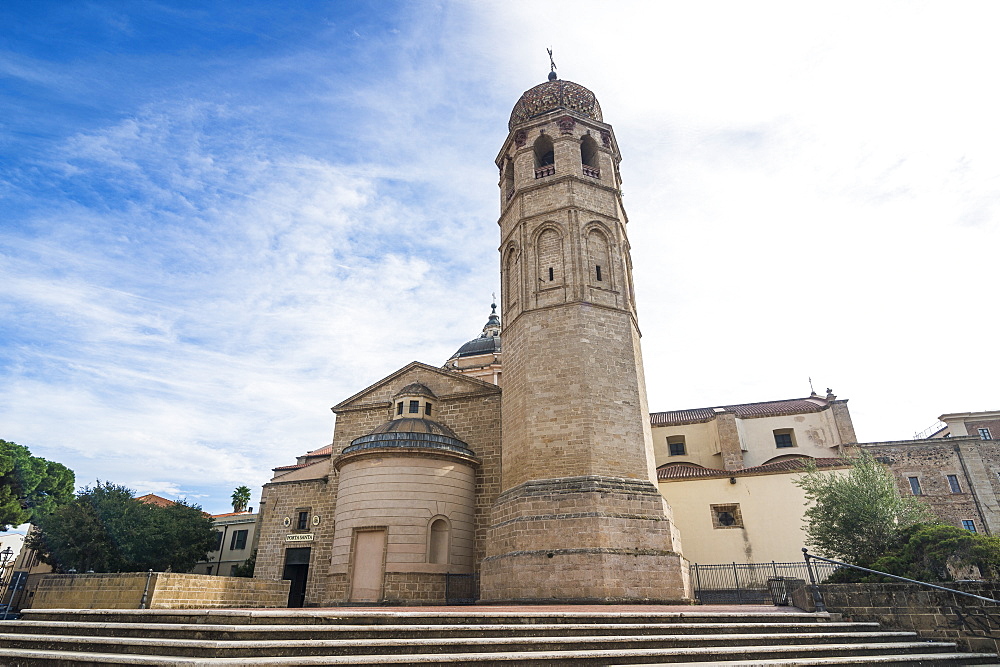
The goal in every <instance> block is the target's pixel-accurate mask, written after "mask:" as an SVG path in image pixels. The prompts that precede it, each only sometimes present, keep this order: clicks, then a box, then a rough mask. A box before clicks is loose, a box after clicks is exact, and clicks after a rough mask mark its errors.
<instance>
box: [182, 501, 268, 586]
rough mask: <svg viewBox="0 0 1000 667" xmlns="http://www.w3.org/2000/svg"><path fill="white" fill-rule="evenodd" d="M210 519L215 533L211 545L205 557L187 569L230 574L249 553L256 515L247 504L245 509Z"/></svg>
mask: <svg viewBox="0 0 1000 667" xmlns="http://www.w3.org/2000/svg"><path fill="white" fill-rule="evenodd" d="M212 519H213V521H214V525H215V531H216V533H217V535H218V539H217V540H216V542H215V548H214V549H213V550H212V551H210V552H209V553H208V557H207V558H206V559H205V560H203V561H200V562H198V563H196V564H195V566H194V568H193V569H192V570H191V572H192V573H193V574H215V575H221V576H224V577H230V576H232V574H233V570H234V569H236V568H237V567H238V566H240V565H242V564H243V563H245V562H246V560H247V558H249V557H250V554H251V553H253V545H254V537H255V536H256V528H257V515H256V514H254V512H253V508H252V507H251V508H250V510H249V511H247V512H228V513H226V514H213V515H212Z"/></svg>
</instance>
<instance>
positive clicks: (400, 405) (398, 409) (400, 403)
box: [396, 401, 403, 415]
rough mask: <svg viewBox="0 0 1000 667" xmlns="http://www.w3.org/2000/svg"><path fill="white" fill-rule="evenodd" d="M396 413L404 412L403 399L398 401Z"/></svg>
mask: <svg viewBox="0 0 1000 667" xmlns="http://www.w3.org/2000/svg"><path fill="white" fill-rule="evenodd" d="M396 414H397V415H401V414H403V402H402V401H400V402H399V403H396Z"/></svg>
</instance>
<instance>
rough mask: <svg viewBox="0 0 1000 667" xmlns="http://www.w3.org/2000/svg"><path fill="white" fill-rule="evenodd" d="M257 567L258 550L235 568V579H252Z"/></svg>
mask: <svg viewBox="0 0 1000 667" xmlns="http://www.w3.org/2000/svg"><path fill="white" fill-rule="evenodd" d="M256 567H257V550H256V549H254V550H253V553H252V554H250V558H247V559H246V560H245V561H243V562H242V563H240V564H239V565H237V566H236V567H234V568H233V576H234V577H252V576H253V571H254V569H256Z"/></svg>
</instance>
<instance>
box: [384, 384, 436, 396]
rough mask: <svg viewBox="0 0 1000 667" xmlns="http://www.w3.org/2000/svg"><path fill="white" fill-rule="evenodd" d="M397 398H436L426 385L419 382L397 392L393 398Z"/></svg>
mask: <svg viewBox="0 0 1000 667" xmlns="http://www.w3.org/2000/svg"><path fill="white" fill-rule="evenodd" d="M398 396H430V397H431V398H437V396H435V395H434V392H433V391H431V390H430V389H429V388H428V387H427V385H424V384H421V383H419V382H414V383H412V384H408V385H406V386H405V387H403V388H402V389H400V390H399V391H397V392H396V394H395V396H393V398H396V397H398Z"/></svg>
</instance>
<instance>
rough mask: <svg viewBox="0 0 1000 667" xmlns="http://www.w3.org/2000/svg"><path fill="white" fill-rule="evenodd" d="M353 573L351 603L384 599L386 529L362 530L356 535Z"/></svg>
mask: <svg viewBox="0 0 1000 667" xmlns="http://www.w3.org/2000/svg"><path fill="white" fill-rule="evenodd" d="M351 571H352V573H353V574H352V575H351V602H378V601H379V600H381V599H382V579H383V577H384V576H385V529H382V530H360V531H358V532H356V533H355V534H354V567H353V568H352V570H351Z"/></svg>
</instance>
